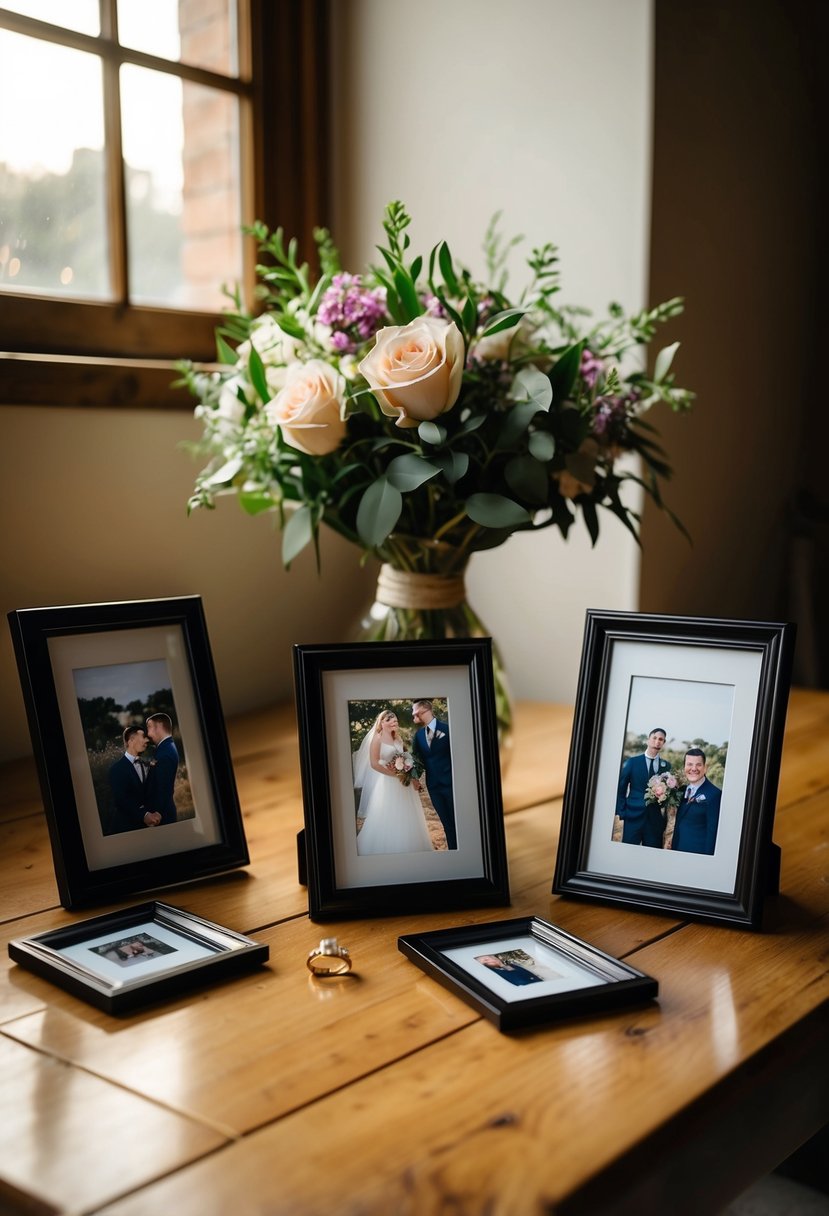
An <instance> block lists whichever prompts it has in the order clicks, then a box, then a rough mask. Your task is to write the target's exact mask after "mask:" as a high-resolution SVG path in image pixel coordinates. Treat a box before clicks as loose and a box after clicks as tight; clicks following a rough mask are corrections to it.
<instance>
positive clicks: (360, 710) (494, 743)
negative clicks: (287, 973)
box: [294, 638, 509, 921]
mask: <svg viewBox="0 0 829 1216" xmlns="http://www.w3.org/2000/svg"><path fill="white" fill-rule="evenodd" d="M294 676H295V685H296V700H297V719H298V726H299V748H300V766H301V772H302V796H303V803H304V810H305V848H306V857H307V866H306V872H307V883H308V900H309V911H310V915H311V918H312V919H313V920H319V921H322V920H330V919H333V918H338V917H346V916H380V915H393V914H395V913H401V912H416V911H427V910H428V911H431V910H434V909H447V908H461V907H476V906H482V905H483V906H486V905H493V906H495V905H503V904H507V903H509V880H508V874H507V859H506V845H505V837H504V818H503V806H502V801H501V774H500V762H499V756H498V736H497V730H496V719H495V690H494V682H493V674H492V649H491V642H490V639H488V638H475V639H453V640H441V641H428V642H427V641H421V642H370V643H365V644H356V645H352V644H345V643H344V644H336V645H300V646H295V647H294ZM428 737H431V742H429V741H428ZM372 748H373V750H372ZM372 756H373V757H374V767H372V764H371V758H372ZM395 765H396V766H397V767H396V768H395Z"/></svg>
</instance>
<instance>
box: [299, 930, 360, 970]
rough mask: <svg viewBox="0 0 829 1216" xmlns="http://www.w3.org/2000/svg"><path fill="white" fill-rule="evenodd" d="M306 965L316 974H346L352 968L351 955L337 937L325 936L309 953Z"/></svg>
mask: <svg viewBox="0 0 829 1216" xmlns="http://www.w3.org/2000/svg"><path fill="white" fill-rule="evenodd" d="M305 965H306V967H307V968H308V970H309V971H312V972H313V973H314V975H344V974H345V972H346V971H350V970H351V955H350V954H349V953H348V951H347V950H346V948H345V946H341V945H340V944H339V942H338V941H337V939H336V937H324V938H323V939H322V941H321V942H320V944H319V946H318V947H317V949H316V950H312V951H311V953H310V954H309V955H308V958H307V959H306V960H305Z"/></svg>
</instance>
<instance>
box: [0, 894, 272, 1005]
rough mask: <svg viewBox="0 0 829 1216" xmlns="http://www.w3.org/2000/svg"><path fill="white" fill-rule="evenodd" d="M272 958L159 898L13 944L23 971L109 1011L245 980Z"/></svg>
mask: <svg viewBox="0 0 829 1216" xmlns="http://www.w3.org/2000/svg"><path fill="white" fill-rule="evenodd" d="M268 954H269V949H268V946H267V945H264V944H263V943H261V942H255V941H253V939H252V938H249V937H243V936H242V934H241V933H235V932H234V931H233V930H232V929H224V928H222V926H221V925H215V924H213V923H212V922H211V921H208V920H203V919H202V918H201V917H200V916H194V915H193V913H191V912H185V911H184V910H183V909H181V908H173V907H171V906H170V905H169V904H162V903H158V902H155V901H153V902H151V903H145V904H137V905H135V906H134V907H132V908H127V909H125V910H124V911H123V912H116V913H114V914H110V915H107V916H95V917H93V918H92V919H91V920H85V921H79V922H78V923H77V924H74V925H65V926H64V927H63V928H61V929H52V930H50V931H49V932H47V933H39V934H38V935H37V936H36V937H24V938H17V939H16V940H14V941H11V942H9V956H10V957H11V958H13V959H14V961H15V962H16V963H18V964H19V965H20V966H21V967H25V968H26V969H27V970H29V971H34V972H35V973H36V974H37V975H40V976H42V977H43V978H44V979H47V980H49V981H51V983H53V984H57V986H58V987H59V988H64V989H66V991H67V992H71V993H72V994H73V996H78V997H80V998H81V1000H84V1001H88V1002H89V1003H90V1004H91V1005H95V1006H97V1008H98V1009H103V1010H104V1011H105V1012H106V1013H128V1012H130V1011H131V1010H132V1009H135V1008H137V1007H138V1006H139V1005H145V1004H147V1003H148V1002H149V1001H157V1000H161V999H162V998H166V997H171V996H177V995H178V994H179V993H180V992H184V991H186V990H187V989H188V988H192V987H194V986H196V985H198V984H204V983H209V982H215V981H217V980H219V979H226V978H228V977H229V976H231V975H238V974H239V973H240V972H242V971H247V970H249V969H250V968H253V967H259V966H261V965H262V964H263V963H266V962H267V961H268Z"/></svg>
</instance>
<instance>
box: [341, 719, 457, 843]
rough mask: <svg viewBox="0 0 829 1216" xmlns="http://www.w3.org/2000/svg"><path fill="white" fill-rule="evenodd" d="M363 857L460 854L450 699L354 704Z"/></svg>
mask: <svg viewBox="0 0 829 1216" xmlns="http://www.w3.org/2000/svg"><path fill="white" fill-rule="evenodd" d="M348 721H349V731H350V747H351V758H352V773H353V782H354V811H355V832H356V837H357V854H358V856H369V855H373V854H399V853H430V852H446V851H449V850H456V849H457V847H458V834H457V822H456V815H455V795H454V780H453V772H452V750H451V743H450V727H449V702H448V698H447V697H445V696H442V697H429V698H417V697H414V698H406V699H399V698H398V699H391V698H389V699H385V700H376V699H372V700H349V701H348Z"/></svg>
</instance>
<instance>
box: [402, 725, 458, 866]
mask: <svg viewBox="0 0 829 1216" xmlns="http://www.w3.org/2000/svg"><path fill="white" fill-rule="evenodd" d="M412 719H413V720H414V722H415V723H416V725H417V726H418V727H419V729H418V730H417V731H416V732H415V737H414V740H413V742H412V751H413V752H414V754H415V755H416V756H417V757H418V759H419V760H420V761H421V763H422V764H423V769H424V774H425V777H426V788H427V789H428V791H429V797H430V798H431V800H432V806H433V807H434V808H435V810H436V812H437V816H438V819H439V820H440V821H441V823H442V824H443V830H444V832H445V833H446V847H447V848H448V849H456V848H457V847H458V833H457V828H456V826H455V793H454V790H453V788H452V752H451V750H450V747H449V724H448V723H447V722H439V721H438V719H437V718H436V717H435V715H434V713H433V712H432V702H431V701H415V702H414V704H413V705H412Z"/></svg>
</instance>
